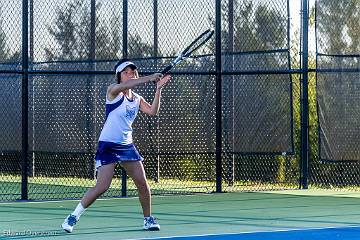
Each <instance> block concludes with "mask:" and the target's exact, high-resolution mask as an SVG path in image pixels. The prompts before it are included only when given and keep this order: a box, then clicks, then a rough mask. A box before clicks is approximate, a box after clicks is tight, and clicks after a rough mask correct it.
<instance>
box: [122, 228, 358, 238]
mask: <svg viewBox="0 0 360 240" xmlns="http://www.w3.org/2000/svg"><path fill="white" fill-rule="evenodd" d="M344 228H360V225H350V226H337V227H317V228H293V229H279V230H272V231H248V232H238V233H216V234H215V233H213V234H199V235H183V236H168V237H157V238H140V239H141V240H156V239H172V238H174V239H176V238H188V237H189V238H192V237H211V236H226V235H230V236H231V235H245V234H256V233H273V232H274V233H276V232H295V231H314V230H326V229H344ZM124 240H139V238H127V239H124Z"/></svg>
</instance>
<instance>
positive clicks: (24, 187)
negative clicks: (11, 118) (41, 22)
mask: <svg viewBox="0 0 360 240" xmlns="http://www.w3.org/2000/svg"><path fill="white" fill-rule="evenodd" d="M22 4H23V5H22V8H23V9H22V11H23V14H22V18H23V19H22V85H21V86H22V88H21V96H22V106H21V114H22V115H21V119H22V126H21V128H22V136H21V138H22V141H21V143H22V145H21V200H28V176H27V175H28V166H29V138H28V115H29V100H28V95H29V93H28V84H29V83H28V81H29V72H28V70H29V55H28V53H29V43H28V40H29V39H28V26H29V15H28V14H29V10H28V7H29V3H28V0H23V2H22Z"/></svg>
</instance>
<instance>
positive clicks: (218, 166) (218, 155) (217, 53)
mask: <svg viewBox="0 0 360 240" xmlns="http://www.w3.org/2000/svg"><path fill="white" fill-rule="evenodd" d="M215 11H216V13H215V58H216V59H215V65H216V66H215V68H216V147H215V148H216V150H215V155H216V192H217V193H220V192H222V187H221V183H222V164H221V163H222V161H221V157H222V154H221V153H222V125H221V118H222V113H221V110H222V108H221V105H222V103H221V90H222V88H221V0H216V7H215Z"/></svg>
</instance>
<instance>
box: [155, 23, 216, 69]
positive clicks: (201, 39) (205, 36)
mask: <svg viewBox="0 0 360 240" xmlns="http://www.w3.org/2000/svg"><path fill="white" fill-rule="evenodd" d="M212 35H214V30H212V29H208V30H206V31H205V32H203V33H202V34H201V35H199V36H198V37H197V38H196V39H195V40H194V41H192V43H190V45H189V46H187V47H186V48H185V49H184V50H183V51H181V52H180V53H179V54H178V56H177V57H176V58H175V59H174V60H173V61H172V62H171V63H170V64H169V65H167V66H166V67H165V68H164V69H163V70H162V71H161V73H162V74H163V75H165V74H166V73H168V72H169V71H170V70H171V69H172V68H173V67H175V66H176V65H177V64H179V63H180V62H181V61H182V60H184V59H185V58H187V57H189V56H190V55H191V54H192V53H193V52H195V51H196V50H197V49H199V48H200V47H201V46H203V45H204V44H205V43H206V42H207V41H208V40H209V39H210V38H211V37H212Z"/></svg>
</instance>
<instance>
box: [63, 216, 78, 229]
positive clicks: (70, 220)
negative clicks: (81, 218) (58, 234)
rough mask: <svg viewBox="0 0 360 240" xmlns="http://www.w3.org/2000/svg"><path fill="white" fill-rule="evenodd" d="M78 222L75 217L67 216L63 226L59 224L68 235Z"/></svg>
mask: <svg viewBox="0 0 360 240" xmlns="http://www.w3.org/2000/svg"><path fill="white" fill-rule="evenodd" d="M77 222H78V219H76V216H75V215H71V214H70V215H69V216H67V217H66V218H65V221H64V223H63V224H61V227H62V228H63V229H64V230H65V231H66V232H68V233H71V232H72V231H73V228H74V225H75V224H76V223H77Z"/></svg>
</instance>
